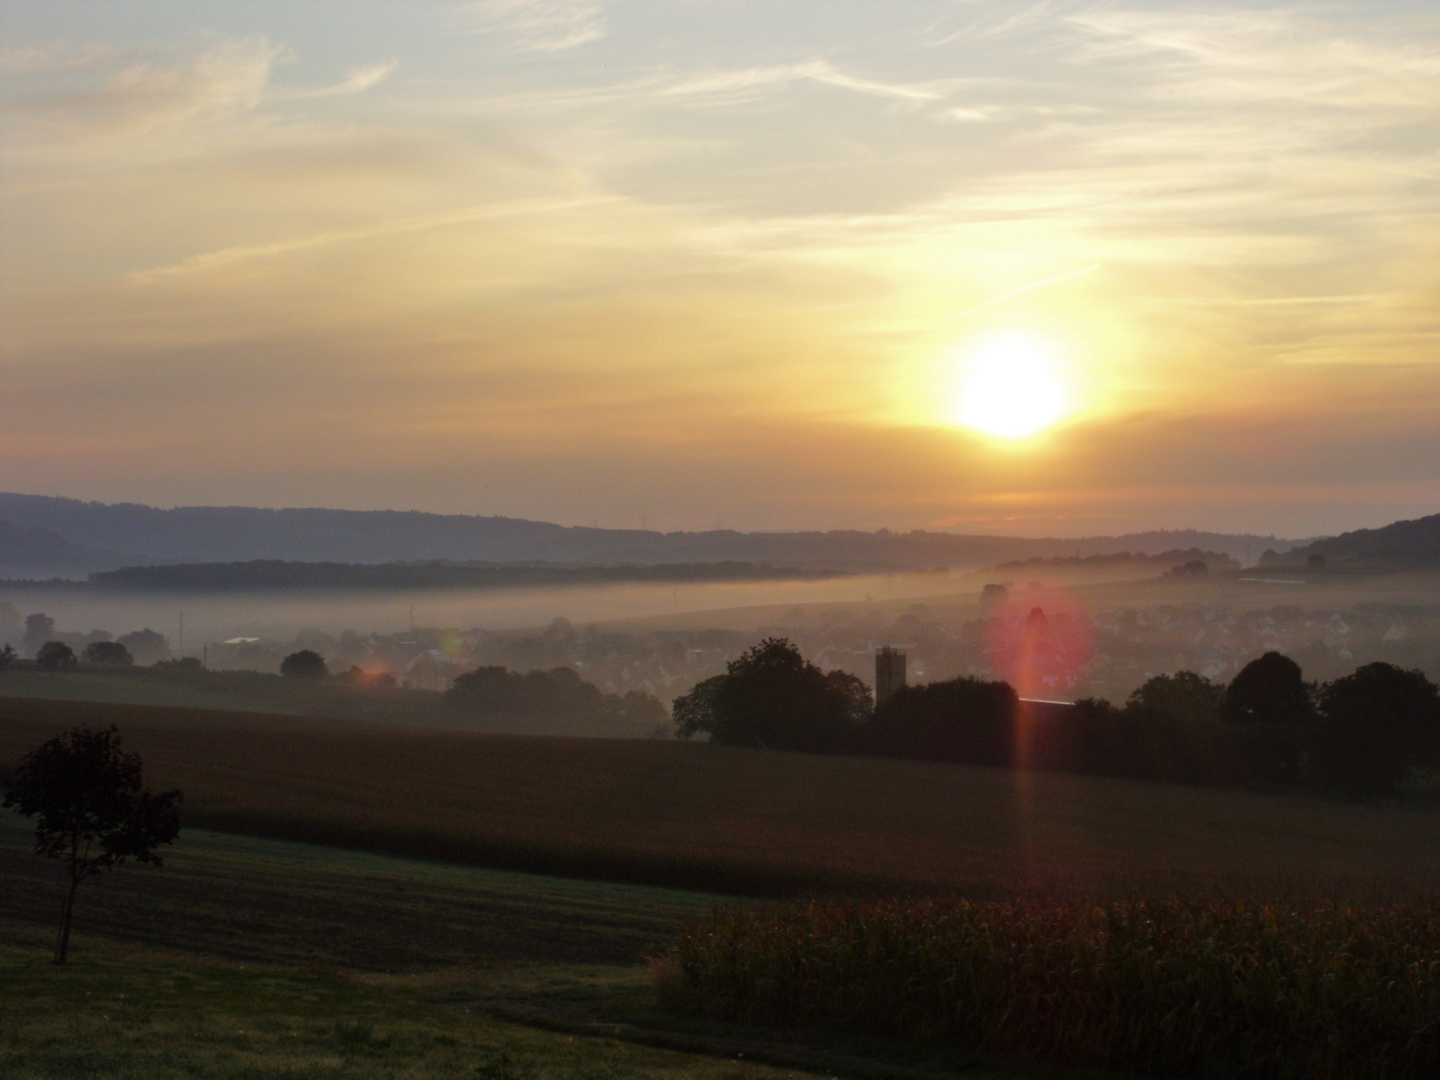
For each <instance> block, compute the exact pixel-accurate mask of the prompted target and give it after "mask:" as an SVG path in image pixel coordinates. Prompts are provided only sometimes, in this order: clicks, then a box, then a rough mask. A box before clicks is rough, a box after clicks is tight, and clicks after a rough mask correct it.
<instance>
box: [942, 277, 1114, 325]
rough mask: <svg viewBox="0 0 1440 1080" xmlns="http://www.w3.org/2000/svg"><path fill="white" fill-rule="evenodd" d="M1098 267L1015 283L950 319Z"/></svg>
mask: <svg viewBox="0 0 1440 1080" xmlns="http://www.w3.org/2000/svg"><path fill="white" fill-rule="evenodd" d="M1099 269H1100V264H1099V263H1095V264H1093V265H1091V266H1086V267H1083V268H1081V269H1079V270H1071V271H1070V272H1069V273H1065V274H1056V275H1054V276H1053V277H1047V278H1041V279H1040V280H1039V281H1031V282H1027V283H1026V284H1024V285H1017V286H1016V287H1015V288H1013V289H1010V290H1008V291H1007V292H1003V293H1001V294H1000V295H999V296H992V297H990V299H988V300H982V301H981V302H980V303H978V304H976V305H974V306H973V307H969V308H966V309H965V310H964V311H962V312H960V313H959V314H958V315H953V316H951V318H950V321H951V322H959V321H961V320H962V319H968V318H969V317H970V316H971V315H978V314H979V313H980V312H982V311H984V310H985V309H986V308H992V307H995V306H996V305H997V304H1003V303H1005V301H1007V300H1013V299H1015V297H1017V296H1023V295H1024V294H1025V293H1028V292H1033V291H1034V290H1036V289H1043V288H1046V287H1047V286H1050V285H1059V284H1060V283H1061V282H1062V281H1073V280H1075V278H1079V277H1085V276H1087V275H1089V274H1093V273H1095V271H1097V270H1099Z"/></svg>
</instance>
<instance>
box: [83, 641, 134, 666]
mask: <svg viewBox="0 0 1440 1080" xmlns="http://www.w3.org/2000/svg"><path fill="white" fill-rule="evenodd" d="M80 655H81V657H83V658H84V660H85V662H86V663H87V664H99V665H101V666H103V667H129V666H130V665H131V664H133V663H135V658H134V657H133V656H131V655H130V650H129V649H127V648H126V647H125V646H124V645H121V644H120V642H118V641H92V642H91V643H90V644H89V645H86V646H85V651H84V652H83V653H81V654H80Z"/></svg>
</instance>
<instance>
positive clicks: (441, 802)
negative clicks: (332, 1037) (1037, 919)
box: [0, 699, 1440, 894]
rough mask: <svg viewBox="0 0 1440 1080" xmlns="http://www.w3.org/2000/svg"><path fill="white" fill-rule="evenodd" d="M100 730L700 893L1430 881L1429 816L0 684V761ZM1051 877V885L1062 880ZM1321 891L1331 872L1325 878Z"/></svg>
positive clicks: (376, 819) (183, 770)
mask: <svg viewBox="0 0 1440 1080" xmlns="http://www.w3.org/2000/svg"><path fill="white" fill-rule="evenodd" d="M110 722H114V723H117V724H119V725H120V727H121V730H122V731H123V732H124V733H125V736H126V739H127V743H128V745H129V746H130V747H132V748H133V749H135V750H137V751H139V752H140V753H141V755H142V756H143V757H144V759H145V762H146V767H147V771H148V775H149V777H150V779H151V782H152V783H154V784H156V785H159V786H169V785H175V786H179V787H181V788H182V789H184V791H185V815H186V821H187V822H188V823H189V824H191V825H192V826H196V827H206V828H214V829H219V830H222V831H228V832H238V833H249V834H253V835H259V836H269V837H273V838H278V839H292V840H311V841H317V842H321V843H329V844H335V845H338V846H350V847H357V848H366V849H371V850H376V851H385V852H391V853H396V854H404V855H408V856H420V857H430V858H438V859H442V860H446V861H451V862H461V863H473V864H480V865H492V866H500V867H505V868H510V869H517V870H531V871H537V872H544V873H560V874H567V875H574V876H582V877H596V878H609V879H613V880H623V881H631V882H636V883H651V884H665V885H675V886H685V887H701V888H712V889H718V890H722V891H745V892H761V893H763V892H794V891H805V890H811V889H822V890H823V889H827V888H837V887H843V888H846V889H849V890H857V889H859V890H866V889H869V890H880V891H893V890H895V889H911V888H915V889H945V890H962V891H965V892H968V893H972V894H983V893H987V892H993V891H995V890H997V889H1005V888H1007V887H1008V886H1011V885H1015V884H1018V883H1035V882H1039V883H1042V884H1043V883H1054V884H1059V885H1066V887H1068V885H1073V884H1077V883H1080V884H1088V885H1091V886H1093V887H1097V888H1115V887H1124V886H1125V885H1126V884H1127V883H1140V884H1146V885H1149V886H1150V887H1154V886H1155V885H1156V883H1157V882H1160V883H1161V884H1162V885H1163V887H1165V888H1169V887H1171V886H1172V885H1176V886H1178V885H1179V884H1181V883H1182V882H1187V881H1188V882H1192V883H1193V882H1200V883H1201V884H1202V885H1204V884H1207V883H1208V884H1212V885H1213V884H1215V883H1221V884H1225V885H1226V887H1230V888H1244V887H1245V883H1246V882H1265V883H1268V885H1267V886H1266V887H1268V888H1271V889H1273V888H1276V887H1280V888H1284V887H1288V886H1289V885H1291V884H1293V885H1302V884H1304V883H1305V882H1308V883H1309V884H1310V886H1311V887H1326V886H1327V883H1329V882H1332V881H1335V882H1338V881H1340V879H1348V881H1349V885H1347V886H1345V887H1346V888H1356V889H1363V888H1365V887H1367V882H1372V881H1373V879H1374V878H1375V876H1376V875H1403V876H1405V877H1407V878H1408V879H1410V880H1412V881H1414V880H1417V879H1421V878H1426V877H1429V876H1433V873H1434V867H1435V852H1436V851H1437V850H1440V815H1435V814H1425V813H1417V812H1410V811H1405V810H1401V809H1397V808H1391V807H1378V806H1355V805H1350V804H1342V803H1327V802H1321V801H1317V800H1312V799H1304V798H1299V797H1286V796H1270V795H1262V794H1254V793H1245V792H1227V791H1213V790H1203V789H1195V788H1183V787H1169V786H1162V785H1156V784H1146V783H1139V782H1129V781H1120V780H1110V779H1103V778H1096V777H1079V776H1063V775H1055V774H1030V775H1024V774H1017V773H1013V772H1010V771H1007V770H1000V769H986V768H972V767H964V766H952V765H942V764H932V763H922V762H905V761H879V760H873V759H861V758H834V757H819V756H808V755H801V754H784V753H775V752H765V751H747V750H738V749H723V748H717V747H709V746H704V745H698V744H690V743H679V742H674V741H648V740H595V739H589V740H584V739H569V738H534V737H524V736H503V735H480V734H469V733H459V732H453V731H441V730H433V729H414V728H412V729H408V730H406V729H397V728H395V727H392V726H386V725H379V724H365V723H358V722H340V721H322V720H303V719H298V718H295V717H264V716H256V715H254V714H237V713H222V712H205V711H200V710H185V709H157V708H139V707H134V706H121V705H102V706H97V705H90V704H83V703H71V702H44V701H26V700H17V699H0V763H4V762H7V761H14V760H15V759H16V758H18V756H19V755H20V754H21V753H22V752H23V751H25V750H26V749H28V748H29V747H31V746H33V745H35V744H36V743H38V742H39V741H40V740H41V739H43V738H45V737H47V736H48V735H49V734H51V733H53V732H56V731H58V730H61V729H63V728H66V727H69V726H72V725H74V724H77V723H90V724H98V723H110ZM1066 883H1068V885H1067V884H1066ZM1336 887H1339V886H1338V885H1337V886H1336Z"/></svg>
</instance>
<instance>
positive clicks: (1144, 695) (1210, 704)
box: [1126, 671, 1225, 724]
mask: <svg viewBox="0 0 1440 1080" xmlns="http://www.w3.org/2000/svg"><path fill="white" fill-rule="evenodd" d="M1224 699H1225V687H1223V686H1221V685H1219V684H1217V683H1213V682H1211V681H1210V680H1209V679H1207V678H1205V677H1204V676H1203V675H1196V674H1195V672H1193V671H1177V672H1176V673H1175V674H1174V675H1156V676H1155V677H1154V678H1152V679H1150V680H1148V681H1147V682H1146V683H1145V684H1144V685H1143V686H1141V687H1138V688H1137V689H1135V690H1132V691H1131V692H1130V697H1129V698H1128V699H1127V700H1126V705H1127V706H1128V707H1131V708H1136V709H1149V710H1154V711H1155V712H1157V713H1161V714H1163V715H1165V716H1168V717H1169V718H1170V719H1171V720H1173V721H1175V722H1178V723H1191V724H1196V723H1208V722H1213V721H1214V720H1215V719H1216V718H1217V717H1218V716H1219V715H1220V705H1221V703H1222V702H1223V701H1224Z"/></svg>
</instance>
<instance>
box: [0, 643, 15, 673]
mask: <svg viewBox="0 0 1440 1080" xmlns="http://www.w3.org/2000/svg"><path fill="white" fill-rule="evenodd" d="M14 662H15V650H14V648H12V647H11V646H9V645H6V646H5V647H4V648H3V649H0V671H4V670H5V669H6V668H7V667H9V666H10V665H11V664H13V663H14Z"/></svg>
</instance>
